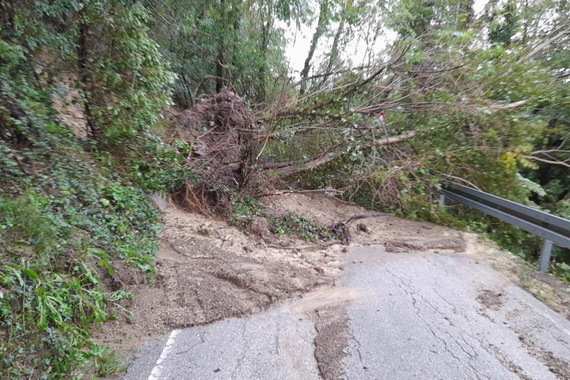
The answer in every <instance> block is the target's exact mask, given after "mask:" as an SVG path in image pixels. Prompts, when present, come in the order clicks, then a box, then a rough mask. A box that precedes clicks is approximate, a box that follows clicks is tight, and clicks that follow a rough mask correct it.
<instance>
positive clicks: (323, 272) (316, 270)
mask: <svg viewBox="0 0 570 380" xmlns="http://www.w3.org/2000/svg"><path fill="white" fill-rule="evenodd" d="M313 269H314V270H315V272H317V273H318V274H325V271H324V269H323V268H321V267H314V268H313Z"/></svg>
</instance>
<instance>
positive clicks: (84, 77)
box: [76, 23, 101, 140]
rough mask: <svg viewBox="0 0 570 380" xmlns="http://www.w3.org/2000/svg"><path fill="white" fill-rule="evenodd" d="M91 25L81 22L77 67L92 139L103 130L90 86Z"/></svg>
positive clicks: (97, 136)
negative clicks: (94, 112) (93, 102)
mask: <svg viewBox="0 0 570 380" xmlns="http://www.w3.org/2000/svg"><path fill="white" fill-rule="evenodd" d="M88 37H89V25H87V24H85V23H81V24H80V25H79V30H78V34H77V44H76V50H77V68H78V74H79V84H80V87H81V93H82V98H83V112H84V113H85V120H86V123H87V134H88V136H90V137H91V138H92V139H95V140H99V139H100V138H101V131H100V130H99V128H98V127H97V124H96V123H95V120H94V119H93V114H92V112H91V100H90V91H89V87H90V86H91V78H90V75H89V47H88V46H89V41H88Z"/></svg>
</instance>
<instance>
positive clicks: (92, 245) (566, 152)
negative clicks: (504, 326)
mask: <svg viewBox="0 0 570 380" xmlns="http://www.w3.org/2000/svg"><path fill="white" fill-rule="evenodd" d="M473 5H474V4H473V2H472V1H469V0H429V1H426V0H393V1H386V2H368V1H360V0H318V1H300V0H255V1H253V0H252V1H245V2H244V1H237V0H217V1H205V0H197V1H187V0H180V1H174V0H168V1H152V0H149V1H141V2H131V1H127V2H125V1H115V0H108V1H103V0H85V1H76V0H50V1H47V0H38V1H31V0H25V1H14V0H0V150H1V154H0V173H1V177H0V247H1V248H0V377H2V378H24V377H25V378H69V377H70V376H79V375H80V374H81V373H86V371H90V372H89V373H90V374H92V375H102V374H104V372H105V371H106V370H108V368H109V366H103V365H101V362H102V361H103V360H104V358H106V357H108V353H107V352H106V350H105V348H103V347H99V346H97V345H95V344H93V343H92V342H91V340H90V338H89V326H90V325H91V324H92V323H94V322H102V321H104V320H106V319H108V318H111V317H113V315H115V314H116V313H119V312H127V311H125V310H123V309H122V308H121V306H120V304H119V302H120V300H121V299H123V298H125V297H129V294H128V293H126V292H124V291H122V290H121V289H113V288H112V287H110V286H108V284H106V282H107V280H108V279H109V278H112V276H113V272H114V271H115V270H117V268H121V266H122V265H132V266H134V267H136V268H139V269H140V270H142V271H144V272H148V273H151V272H152V271H153V268H152V265H151V262H152V257H153V254H154V251H155V249H156V243H157V237H156V232H157V230H158V228H159V225H158V213H157V212H156V210H155V209H154V208H153V206H152V205H151V204H150V203H149V201H148V199H147V198H146V194H148V193H150V192H155V191H159V192H165V193H167V192H170V193H176V192H178V191H180V190H181V189H183V188H184V186H186V184H187V182H188V181H192V180H193V179H194V178H195V176H194V174H193V170H192V169H193V168H192V167H191V165H189V164H188V161H187V160H185V158H186V157H187V156H188V153H189V152H190V147H189V144H188V142H187V141H180V140H176V139H165V138H161V137H160V136H162V134H161V133H160V128H161V125H162V124H164V122H162V121H161V116H162V114H163V111H164V110H165V109H167V108H168V107H171V106H172V105H173V104H175V105H177V106H179V107H192V106H194V105H196V104H197V102H198V100H199V99H200V98H201V97H203V96H204V95H208V94H213V93H216V92H220V91H222V90H224V89H231V90H232V91H234V92H235V93H237V94H239V95H240V96H241V97H242V98H243V99H245V101H246V102H247V103H248V104H249V105H250V107H251V108H252V109H254V110H255V112H256V119H257V120H256V123H255V128H256V129H257V130H258V132H259V133H260V134H261V135H262V136H264V139H263V140H262V141H261V143H258V144H257V145H255V149H256V152H255V154H253V155H251V157H255V158H256V159H257V161H256V162H254V163H252V167H253V168H255V170H266V171H267V172H268V173H267V175H266V176H265V177H266V178H273V179H275V181H274V183H275V182H277V179H282V178H283V177H288V178H289V179H290V181H288V183H289V184H291V183H295V184H297V185H299V186H304V187H310V188H321V187H329V186H330V187H334V188H337V189H339V188H342V189H343V190H344V191H345V195H346V197H347V198H350V199H353V200H356V201H358V202H360V203H362V204H364V205H366V206H368V207H371V208H376V209H382V210H386V211H393V212H397V213H399V214H400V215H404V216H407V217H413V218H421V219H428V220H433V221H437V222H440V223H445V224H453V225H461V226H463V227H465V228H469V229H473V230H476V231H480V232H484V233H489V234H490V235H491V236H493V237H494V238H496V239H497V240H498V241H499V242H500V243H501V244H503V245H505V246H506V247H508V248H510V249H511V250H513V251H515V252H517V253H520V254H521V255H525V256H526V257H527V258H528V259H530V260H533V259H535V257H536V256H535V255H536V249H537V247H538V241H537V240H536V239H534V238H532V237H530V236H528V235H526V234H524V233H522V232H520V231H517V230H516V229H514V228H512V227H509V226H506V225H504V224H502V223H499V222H497V221H495V220H492V219H490V218H486V217H484V216H482V215H480V214H478V213H475V212H471V211H468V210H463V209H452V210H451V211H449V210H448V211H446V210H442V209H441V208H440V207H439V206H438V205H437V201H436V199H437V183H438V182H439V180H440V179H441V178H448V179H452V180H455V181H460V182H464V183H469V184H474V185H476V186H478V187H480V188H482V189H484V190H487V191H489V192H492V193H495V194H498V195H501V196H505V197H507V198H510V199H513V200H516V201H520V202H526V203H528V204H531V205H533V206H535V207H540V208H543V209H546V210H549V211H550V212H553V213H556V214H559V215H562V216H565V217H570V141H569V137H570V86H569V83H568V81H569V78H570V51H569V46H570V25H569V20H570V7H569V5H568V2H567V1H566V0H544V1H535V0H521V1H515V0H501V1H498V0H491V1H489V2H487V3H486V4H485V7H484V8H483V9H482V10H480V11H479V12H477V13H476V12H475V11H474V9H473ZM304 25H311V26H312V29H311V33H312V35H311V36H309V38H308V40H307V43H308V45H307V49H306V50H303V51H299V52H297V53H296V54H302V55H303V56H304V57H305V59H304V61H303V62H302V67H299V69H298V72H297V73H294V72H292V70H291V68H290V67H289V65H288V63H287V60H288V59H291V58H292V57H291V56H290V54H289V56H288V55H287V54H285V49H286V46H287V43H289V44H290V43H291V41H290V39H291V34H292V33H293V32H294V31H295V30H297V29H299V28H301V27H302V26H304ZM288 39H289V40H288ZM355 46H356V47H355ZM357 57H358V59H360V61H359V60H358V59H357ZM70 109H72V110H74V112H75V113H74V115H76V116H75V117H72V118H71V121H70V118H69V117H68V113H66V112H67V111H68V110H70ZM380 113H382V114H383V117H382V119H383V120H382V119H380V118H379V117H378V116H377V115H379V114H380ZM66 115H67V116H66ZM77 115H79V116H77ZM206 127H207V126H206ZM262 132H263V133H262ZM256 141H259V140H256ZM281 185H285V183H281ZM244 189H247V188H246V187H244V188H238V189H235V190H234V191H237V192H239V191H245V190H244ZM250 195H255V194H248V195H247V196H250ZM246 199H249V198H246ZM234 204H239V202H237V203H234ZM236 211H237V212H238V213H239V210H236ZM290 219H291V220H287V221H285V222H286V223H285V222H284V221H277V222H278V223H277V222H275V223H274V225H273V228H274V230H275V231H276V232H280V231H284V230H288V229H290V230H294V231H295V233H300V234H302V232H303V231H304V230H305V229H306V228H305V227H306V226H305V225H306V224H307V223H308V221H305V220H298V219H295V217H294V216H291V218H290ZM279 223H281V224H279ZM283 223H285V224H283ZM303 226H305V227H303ZM309 227H310V229H313V230H314V232H315V233H316V234H318V233H320V230H318V231H317V229H318V227H317V226H313V225H311V226H309ZM557 261H558V266H557V267H556V271H557V272H559V273H561V274H562V275H566V276H568V275H567V273H566V272H567V269H570V267H568V266H567V265H566V264H564V261H566V262H570V257H569V255H568V253H567V252H563V251H562V250H560V251H559V252H558V253H557ZM569 277H570V276H569Z"/></svg>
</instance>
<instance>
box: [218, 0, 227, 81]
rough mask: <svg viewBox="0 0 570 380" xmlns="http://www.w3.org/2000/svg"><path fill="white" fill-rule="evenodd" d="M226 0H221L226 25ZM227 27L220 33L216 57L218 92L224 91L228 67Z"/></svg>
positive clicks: (221, 9)
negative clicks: (225, 41) (225, 40)
mask: <svg viewBox="0 0 570 380" xmlns="http://www.w3.org/2000/svg"><path fill="white" fill-rule="evenodd" d="M225 3H226V2H225V0H220V12H222V22H223V23H225V22H226V21H227V20H226V9H225V8H226V4H225ZM226 28H227V27H224V29H223V31H221V32H220V37H219V40H218V55H217V57H216V92H220V91H222V90H223V89H224V82H225V67H226V46H225V43H224V39H225V38H226V35H227V29H226Z"/></svg>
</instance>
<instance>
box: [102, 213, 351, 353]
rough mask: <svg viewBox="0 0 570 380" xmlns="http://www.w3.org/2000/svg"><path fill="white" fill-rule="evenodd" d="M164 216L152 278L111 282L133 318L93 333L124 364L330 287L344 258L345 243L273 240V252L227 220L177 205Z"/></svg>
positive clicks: (120, 277) (127, 276)
mask: <svg viewBox="0 0 570 380" xmlns="http://www.w3.org/2000/svg"><path fill="white" fill-rule="evenodd" d="M163 218H164V228H163V230H162V232H161V233H160V250H159V252H158V254H157V257H156V261H155V265H156V275H155V276H154V278H153V279H152V280H151V281H150V282H147V281H146V280H145V278H144V276H142V278H141V276H140V274H139V275H138V276H135V275H133V271H130V270H120V271H117V273H118V274H117V275H116V276H115V277H114V278H113V284H114V285H113V288H115V289H117V288H120V289H124V290H126V291H129V292H131V293H133V295H134V298H133V300H132V301H131V302H130V303H128V304H125V305H124V306H125V307H128V309H129V310H130V311H132V313H133V315H132V316H125V315H122V316H119V317H118V318H117V319H116V320H114V321H111V322H108V323H106V324H104V325H103V326H100V327H99V328H98V329H97V330H96V331H95V332H94V335H95V339H96V341H97V342H99V343H104V344H107V345H110V346H111V347H113V348H115V349H117V350H118V351H119V352H121V353H122V354H123V356H124V358H125V359H126V360H128V358H129V357H130V356H131V355H132V354H133V353H134V351H135V350H137V349H138V348H139V347H140V346H141V345H142V343H144V342H145V341H146V340H147V339H148V338H149V337H155V336H159V335H161V334H164V333H166V332H168V331H170V330H172V329H178V328H184V327H189V326H194V325H201V324H206V323H210V322H213V321H216V320H219V319H223V318H229V317H234V316H240V315H244V314H248V313H253V312H257V311H260V310H263V309H265V308H267V307H269V306H270V305H272V304H274V303H276V302H278V301H280V300H283V299H286V298H290V297H293V296H295V295H299V294H303V293H306V292H308V291H310V290H312V289H314V288H316V287H320V286H330V285H332V284H333V281H334V278H335V276H336V274H338V272H339V271H340V270H341V261H340V259H341V256H343V255H344V254H345V253H343V252H342V248H343V247H342V246H341V245H339V244H335V245H328V246H324V247H320V246H318V245H316V244H308V243H307V242H303V241H298V240H296V239H290V238H289V239H288V238H285V239H275V242H276V243H277V245H276V246H275V247H268V246H267V244H266V243H265V241H264V240H262V239H257V240H254V239H252V238H251V237H248V236H246V235H244V234H243V233H241V232H240V231H238V230H236V229H235V228H232V227H229V226H228V225H227V224H226V223H225V222H223V221H218V220H212V219H208V218H206V217H204V216H202V215H199V214H192V213H188V212H185V211H182V210H179V209H177V208H175V207H172V206H171V207H169V208H168V209H167V210H166V212H165V213H164V215H163ZM282 246H287V248H282ZM297 247H298V248H297ZM123 269H125V268H123Z"/></svg>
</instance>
